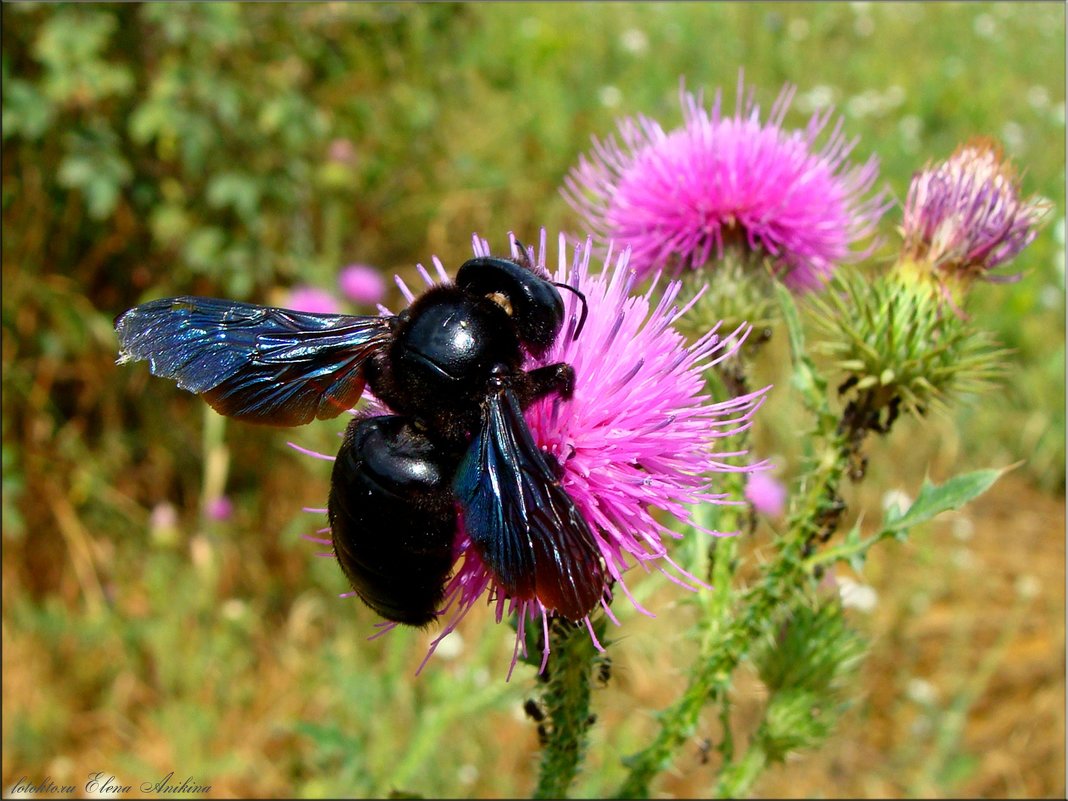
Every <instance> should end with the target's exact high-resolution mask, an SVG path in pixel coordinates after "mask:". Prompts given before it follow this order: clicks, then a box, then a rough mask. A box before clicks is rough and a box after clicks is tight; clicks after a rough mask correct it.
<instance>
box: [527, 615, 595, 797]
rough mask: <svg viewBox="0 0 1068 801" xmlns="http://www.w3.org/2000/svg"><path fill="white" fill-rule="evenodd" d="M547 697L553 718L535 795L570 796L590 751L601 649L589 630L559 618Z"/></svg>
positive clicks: (551, 641)
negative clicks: (593, 683) (594, 673)
mask: <svg viewBox="0 0 1068 801" xmlns="http://www.w3.org/2000/svg"><path fill="white" fill-rule="evenodd" d="M549 644H550V656H549V663H548V665H547V666H546V671H547V672H548V679H547V681H546V685H545V690H544V694H543V696H542V701H543V705H544V707H545V711H546V716H547V718H548V721H549V724H550V725H549V726H548V727H547V734H548V737H547V740H546V742H545V745H544V748H543V750H542V755H541V768H540V771H539V774H538V786H537V788H536V789H535V790H534V798H566V797H567V792H568V789H569V788H570V787H571V784H572V783H573V782H574V780H575V776H576V775H578V769H579V766H580V765H581V764H582V760H583V757H584V756H585V751H586V735H587V733H588V731H589V728H590V725H591V724H592V723H593V719H592V717H591V715H590V676H591V673H592V670H593V665H594V659H595V658H596V657H597V649H596V648H595V646H594V644H593V641H592V640H591V639H590V636H589V633H588V632H587V631H586V630H585V628H584V627H583V628H580V627H578V626H575V625H573V624H570V623H565V622H564V621H562V620H554V621H553V624H552V625H551V626H550V628H549Z"/></svg>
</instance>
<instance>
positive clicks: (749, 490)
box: [745, 472, 786, 517]
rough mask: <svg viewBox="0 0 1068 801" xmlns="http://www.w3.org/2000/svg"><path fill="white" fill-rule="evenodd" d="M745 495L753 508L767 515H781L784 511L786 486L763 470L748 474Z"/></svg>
mask: <svg viewBox="0 0 1068 801" xmlns="http://www.w3.org/2000/svg"><path fill="white" fill-rule="evenodd" d="M745 497H746V499H747V500H748V501H749V502H750V503H751V504H753V508H754V509H756V510H757V511H758V512H760V513H761V514H764V515H767V516H768V517H781V516H782V513H783V512H784V511H786V487H784V486H783V485H782V484H781V483H780V482H779V481H777V480H776V479H774V478H772V477H771V476H770V475H768V474H767V473H765V472H759V473H751V474H750V475H749V478H748V480H747V481H746V484H745Z"/></svg>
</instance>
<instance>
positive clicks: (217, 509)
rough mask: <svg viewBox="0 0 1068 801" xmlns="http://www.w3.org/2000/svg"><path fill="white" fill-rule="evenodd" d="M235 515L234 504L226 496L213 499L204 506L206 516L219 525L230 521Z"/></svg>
mask: <svg viewBox="0 0 1068 801" xmlns="http://www.w3.org/2000/svg"><path fill="white" fill-rule="evenodd" d="M233 514H234V502H233V501H231V500H230V499H229V498H228V497H226V496H225V495H220V496H219V497H217V498H212V499H211V500H210V501H208V503H207V504H205V506H204V515H205V516H206V517H207V518H208V519H209V520H214V521H216V522H218V523H222V522H225V521H227V520H229V519H230V518H231V517H232V516H233Z"/></svg>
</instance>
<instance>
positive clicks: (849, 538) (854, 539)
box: [845, 520, 868, 575]
mask: <svg viewBox="0 0 1068 801" xmlns="http://www.w3.org/2000/svg"><path fill="white" fill-rule="evenodd" d="M860 542H861V537H860V520H857V522H856V523H854V524H853V528H851V529H849V533H848V534H846V537H845V545H846V546H847V547H850V548H855V549H856V550H855V551H854V553H853V554H851V555H850V557H849V566H850V567H851V568H853V570H854V572H856V573H857V575H860V574H861V572H862V571H863V570H864V562H865V561H867V558H868V549H867V548H861V547H860Z"/></svg>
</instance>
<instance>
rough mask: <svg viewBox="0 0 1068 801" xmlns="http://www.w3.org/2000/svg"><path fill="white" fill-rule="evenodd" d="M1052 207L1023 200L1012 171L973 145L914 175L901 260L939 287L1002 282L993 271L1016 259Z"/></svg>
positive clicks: (987, 146) (990, 148)
mask: <svg viewBox="0 0 1068 801" xmlns="http://www.w3.org/2000/svg"><path fill="white" fill-rule="evenodd" d="M1050 208H1051V205H1050V204H1049V203H1048V202H1046V201H1044V200H1040V199H1037V198H1034V197H1032V198H1029V199H1027V200H1024V199H1023V198H1021V196H1020V184H1019V180H1018V179H1017V178H1016V176H1015V174H1014V171H1013V169H1012V166H1011V165H1010V164H1009V163H1008V162H1007V161H1005V160H1003V157H1002V154H1001V151H1000V149H999V148H998V147H997V145H996V144H995V143H993V142H990V141H987V140H977V141H973V142H970V143H968V144H965V145H962V146H961V147H959V148H957V150H956V152H954V153H953V155H952V156H950V157H949V158H948V159H946V160H945V161H942V162H939V163H937V164H933V165H932V164H928V165H927V166H926V167H925V168H924V169H923V170H921V171H920V172H918V173H917V174H916V175H915V176H913V179H912V182H911V183H910V184H909V193H908V198H907V199H906V202H905V213H904V220H903V225H902V232H903V234H904V238H905V245H904V253H905V255H906V256H907V257H908V258H910V259H912V260H913V262H915V263H919V264H925V265H927V266H928V268H929V269H930V270H931V271H932V272H933V273H934V274H935V276H936V277H937V278H938V279H939V280H941V281H945V280H946V279H947V278H957V279H960V280H963V281H965V282H968V281H970V280H971V279H974V278H982V279H985V280H987V281H995V282H1008V281H1015V280H1018V279H1019V277H1020V276H1019V274H1014V275H993V274H991V270H994V269H996V268H997V267H1000V266H1001V265H1003V264H1005V263H1006V262H1008V261H1010V260H1011V259H1013V258H1015V257H1016V256H1017V255H1018V254H1019V253H1020V251H1021V250H1023V249H1024V248H1025V247H1027V245H1029V244H1030V243H1031V241H1032V240H1033V239H1034V238H1035V236H1036V235H1037V233H1038V226H1039V225H1040V224H1041V223H1042V222H1043V221H1044V220H1045V219H1046V216H1047V215H1048V214H1049V212H1050Z"/></svg>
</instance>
